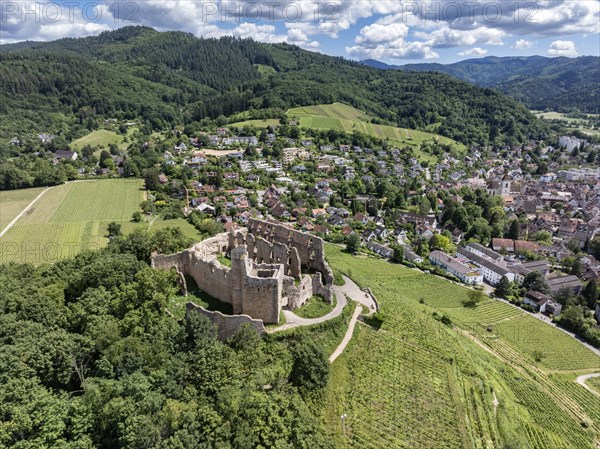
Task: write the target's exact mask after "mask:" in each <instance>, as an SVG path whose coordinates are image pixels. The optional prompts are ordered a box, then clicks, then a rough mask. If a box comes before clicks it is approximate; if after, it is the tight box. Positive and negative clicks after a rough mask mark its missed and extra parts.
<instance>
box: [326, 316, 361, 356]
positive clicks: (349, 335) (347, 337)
mask: <svg viewBox="0 0 600 449" xmlns="http://www.w3.org/2000/svg"><path fill="white" fill-rule="evenodd" d="M361 313H362V307H361V305H360V304H359V305H357V306H356V309H354V313H353V314H352V318H351V319H350V323H349V324H348V330H347V331H346V335H344V339H343V340H342V342H341V343H340V344H339V346H338V347H337V348H335V351H333V354H331V355H330V356H329V363H333V362H334V361H335V359H337V358H338V357H339V356H340V355H342V353H343V352H344V349H346V346H348V343H350V340H352V334H353V333H354V326H356V322H357V321H358V317H359V316H360V314H361Z"/></svg>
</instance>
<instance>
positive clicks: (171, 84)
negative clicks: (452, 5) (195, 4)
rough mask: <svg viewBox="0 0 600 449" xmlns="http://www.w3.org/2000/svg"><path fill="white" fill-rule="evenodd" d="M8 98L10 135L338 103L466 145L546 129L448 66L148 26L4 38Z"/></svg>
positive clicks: (5, 110)
mask: <svg viewBox="0 0 600 449" xmlns="http://www.w3.org/2000/svg"><path fill="white" fill-rule="evenodd" d="M0 97H2V99H3V101H2V102H0V136H2V137H4V138H6V139H10V138H12V137H13V136H14V135H20V134H21V133H28V132H31V130H38V132H53V131H54V130H60V129H64V130H75V131H77V130H80V131H81V128H85V129H88V130H89V129H96V128H97V126H98V123H102V122H103V121H104V120H105V119H109V118H117V119H122V120H134V121H139V122H140V123H144V126H147V127H150V128H152V129H166V128H169V127H172V126H174V125H187V124H190V123H193V122H199V121H201V120H203V119H205V118H217V117H219V116H220V115H224V116H229V115H232V114H236V113H240V112H244V111H248V110H269V113H273V112H274V111H276V112H277V113H279V112H280V111H285V110H288V109H290V108H293V107H297V106H309V105H317V104H331V103H335V102H341V103H345V104H347V105H351V106H353V107H354V108H356V109H359V110H361V111H363V112H366V113H368V114H369V116H370V117H372V120H373V121H374V122H375V123H378V124H387V125H393V126H397V127H401V128H410V129H415V130H421V131H427V132H433V133H436V134H439V135H442V136H445V137H448V138H450V139H453V140H456V141H458V142H460V143H463V144H465V145H471V144H473V143H477V144H487V143H489V142H496V143H502V144H504V143H508V144H513V143H519V142H523V141H524V140H525V139H528V138H544V137H545V135H546V133H547V132H548V128H547V127H546V125H545V124H543V123H542V122H541V121H540V120H539V119H537V118H536V117H535V116H534V115H533V114H531V113H530V112H529V111H527V110H526V109H525V107H523V106H522V105H521V104H519V103H517V102H516V101H514V100H512V99H511V98H508V97H506V96H504V95H503V94H501V93H498V92H495V91H493V90H491V89H485V88H481V87H477V86H474V85H472V84H469V83H466V82H463V81H460V80H458V79H456V78H453V77H451V76H448V75H445V74H440V73H406V72H401V71H393V70H376V69H374V68H372V67H368V66H366V65H363V64H359V63H358V62H356V61H349V60H346V59H343V58H339V57H332V56H327V55H323V54H320V53H314V52H310V51H307V50H303V49H301V48H299V47H297V46H294V45H288V44H263V43H259V42H256V41H253V40H249V39H238V38H232V37H223V38H220V39H202V38H197V37H195V36H194V35H192V34H189V33H182V32H158V31H156V30H154V29H152V28H147V27H124V28H120V29H118V30H114V31H110V32H104V33H101V34H100V35H98V36H94V37H86V38H79V39H71V38H67V39H60V40H57V41H53V42H46V43H39V42H27V43H20V44H17V45H7V46H1V47H0ZM65 132H66V131H65Z"/></svg>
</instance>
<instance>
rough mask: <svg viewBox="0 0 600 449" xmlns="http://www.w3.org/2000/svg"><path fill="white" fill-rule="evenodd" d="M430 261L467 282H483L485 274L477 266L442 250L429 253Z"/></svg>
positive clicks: (473, 283) (476, 283) (475, 283)
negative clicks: (472, 266)
mask: <svg viewBox="0 0 600 449" xmlns="http://www.w3.org/2000/svg"><path fill="white" fill-rule="evenodd" d="M429 261H430V262H431V263H432V264H433V265H436V266H438V267H440V268H441V269H442V270H445V271H447V272H448V273H450V274H452V275H454V276H456V277H457V278H458V279H460V280H461V282H463V283H465V284H468V285H479V284H481V283H482V282H483V275H482V274H481V273H480V272H479V271H478V270H477V269H476V268H471V267H469V266H468V265H466V264H464V263H462V262H460V261H458V260H456V259H455V258H454V257H451V256H449V255H448V254H446V253H443V252H442V251H437V250H436V251H432V252H431V253H429Z"/></svg>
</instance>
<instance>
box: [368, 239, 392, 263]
mask: <svg viewBox="0 0 600 449" xmlns="http://www.w3.org/2000/svg"><path fill="white" fill-rule="evenodd" d="M367 248H369V249H370V250H371V251H373V252H374V253H376V254H379V255H380V256H381V257H385V258H386V259H389V258H390V257H392V255H393V254H394V250H393V249H392V248H390V247H388V246H384V245H380V244H379V243H376V242H369V243H367Z"/></svg>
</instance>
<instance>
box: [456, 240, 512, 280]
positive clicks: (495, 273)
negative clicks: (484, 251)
mask: <svg viewBox="0 0 600 449" xmlns="http://www.w3.org/2000/svg"><path fill="white" fill-rule="evenodd" d="M456 253H457V255H459V256H462V257H464V258H466V259H467V260H468V261H470V262H472V263H473V264H474V265H476V266H477V267H478V268H479V271H480V272H481V274H483V278H484V279H485V280H486V281H487V282H488V284H490V285H496V284H497V283H498V282H500V280H501V279H502V278H503V277H506V278H507V279H508V280H509V281H511V282H512V281H514V280H515V274H514V273H512V272H511V271H510V270H508V269H507V268H505V267H503V266H501V265H498V264H497V263H496V262H495V261H494V260H492V259H489V258H487V257H484V256H480V255H479V254H476V253H474V252H472V251H469V250H468V249H466V248H461V247H458V249H457V250H456Z"/></svg>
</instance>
